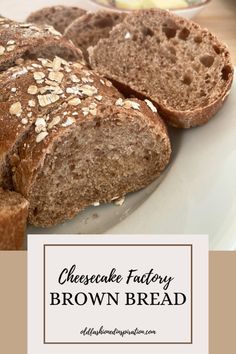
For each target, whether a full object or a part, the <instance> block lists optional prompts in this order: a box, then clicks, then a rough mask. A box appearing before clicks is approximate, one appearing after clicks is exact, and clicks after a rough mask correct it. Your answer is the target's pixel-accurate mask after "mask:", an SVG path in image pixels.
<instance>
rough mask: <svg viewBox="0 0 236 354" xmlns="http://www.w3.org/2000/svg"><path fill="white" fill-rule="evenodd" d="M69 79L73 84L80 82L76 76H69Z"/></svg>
mask: <svg viewBox="0 0 236 354" xmlns="http://www.w3.org/2000/svg"><path fill="white" fill-rule="evenodd" d="M70 78H71V81H72V82H73V83H78V82H80V79H79V78H78V77H77V76H76V75H74V74H73V75H71V76H70Z"/></svg>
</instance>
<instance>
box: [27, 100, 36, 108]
mask: <svg viewBox="0 0 236 354" xmlns="http://www.w3.org/2000/svg"><path fill="white" fill-rule="evenodd" d="M28 106H29V107H35V106H36V102H35V100H29V101H28Z"/></svg>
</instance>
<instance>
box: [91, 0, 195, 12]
mask: <svg viewBox="0 0 236 354" xmlns="http://www.w3.org/2000/svg"><path fill="white" fill-rule="evenodd" d="M97 2H100V3H101V4H104V5H111V4H112V6H114V7H116V8H119V9H124V10H135V9H145V8H146V9H147V8H151V7H159V8H161V9H173V8H174V9H176V8H184V7H187V6H188V2H187V0H132V1H130V0H115V1H112V2H111V1H109V0H100V1H97Z"/></svg>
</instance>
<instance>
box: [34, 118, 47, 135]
mask: <svg viewBox="0 0 236 354" xmlns="http://www.w3.org/2000/svg"><path fill="white" fill-rule="evenodd" d="M46 128H47V123H46V121H45V119H44V118H37V119H36V121H35V132H36V133H38V134H39V133H41V132H45V131H46V130H47V129H46Z"/></svg>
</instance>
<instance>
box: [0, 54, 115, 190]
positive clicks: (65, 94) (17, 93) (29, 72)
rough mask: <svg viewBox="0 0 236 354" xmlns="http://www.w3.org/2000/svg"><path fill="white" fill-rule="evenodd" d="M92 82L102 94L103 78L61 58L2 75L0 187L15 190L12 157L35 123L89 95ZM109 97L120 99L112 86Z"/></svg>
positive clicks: (81, 65)
mask: <svg viewBox="0 0 236 354" xmlns="http://www.w3.org/2000/svg"><path fill="white" fill-rule="evenodd" d="M91 81H92V82H95V83H96V86H98V87H99V88H100V91H101V92H102V93H103V85H102V84H101V82H100V78H99V77H97V76H96V75H94V74H93V73H92V72H91V71H89V70H88V69H87V67H86V66H85V65H84V64H83V63H79V62H76V63H68V62H67V61H65V60H63V59H61V58H59V57H56V58H54V60H53V61H50V60H47V59H38V60H35V61H25V62H22V64H21V65H19V66H15V67H13V68H10V69H8V70H7V71H5V72H4V73H2V75H0V186H1V185H2V186H4V187H5V188H8V189H10V188H12V178H11V174H12V172H11V166H10V158H11V156H12V155H13V153H14V151H15V149H16V148H17V146H18V144H19V142H20V141H21V140H22V139H23V138H24V136H25V135H27V133H28V131H29V129H30V127H31V126H32V124H33V123H34V122H35V120H36V119H37V118H39V117H42V116H45V115H47V114H48V113H50V112H51V111H53V110H54V109H56V108H57V107H59V106H60V105H61V104H62V103H63V102H65V101H70V100H71V99H72V98H73V97H78V98H80V97H81V95H82V92H85V93H86V92H87V94H90V91H91V90H92V85H91ZM88 83H90V85H91V86H88ZM83 90H84V91H83ZM86 90H87V91H86ZM89 90H90V91H89ZM94 91H95V89H94ZM107 95H113V96H114V97H117V98H118V97H120V94H119V93H118V92H117V90H116V89H115V88H113V87H112V88H110V90H109V91H108V93H107Z"/></svg>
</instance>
